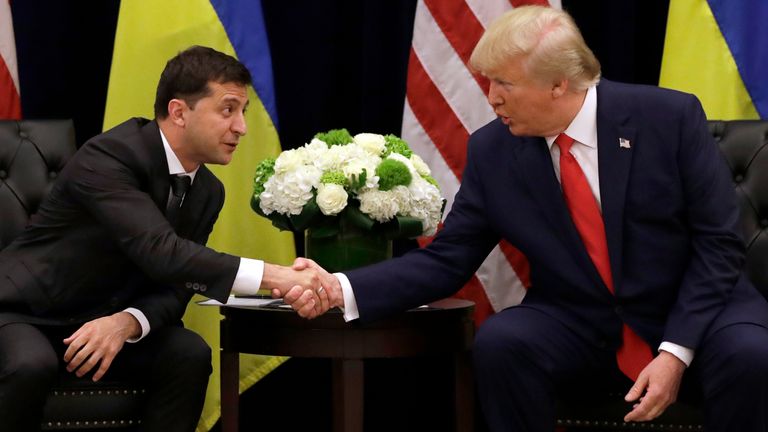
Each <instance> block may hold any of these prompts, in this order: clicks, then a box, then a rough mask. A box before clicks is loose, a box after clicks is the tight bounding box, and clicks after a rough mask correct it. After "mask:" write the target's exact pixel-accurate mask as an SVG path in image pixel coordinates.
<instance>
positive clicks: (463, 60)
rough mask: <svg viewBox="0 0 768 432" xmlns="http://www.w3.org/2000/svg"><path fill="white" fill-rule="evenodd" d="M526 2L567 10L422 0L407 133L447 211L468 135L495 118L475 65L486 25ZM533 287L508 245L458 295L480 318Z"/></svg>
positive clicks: (540, 0) (489, 0)
mask: <svg viewBox="0 0 768 432" xmlns="http://www.w3.org/2000/svg"><path fill="white" fill-rule="evenodd" d="M523 4H543V5H550V6H552V7H557V8H559V7H560V0H550V1H547V0H527V1H525V0H511V1H510V0H419V3H418V5H417V7H416V18H415V22H414V30H413V42H412V46H411V52H410V59H409V64H408V90H407V95H406V100H405V109H404V112H403V130H402V137H403V139H405V140H406V141H407V142H408V143H409V144H410V145H411V148H413V150H414V151H415V152H416V153H417V154H418V155H419V156H421V157H422V159H424V161H425V162H426V163H427V164H429V166H430V167H431V168H432V173H433V176H434V177H435V179H436V180H437V182H438V183H439V184H440V188H441V190H442V192H443V195H444V196H445V197H446V198H447V199H448V203H447V205H446V214H447V213H448V211H450V208H451V206H452V205H453V197H454V195H455V194H456V192H457V191H458V189H459V182H460V181H461V174H462V172H463V170H464V165H465V163H466V153H467V140H468V138H469V135H470V134H471V133H472V132H474V131H476V130H477V129H479V128H480V127H481V126H483V125H485V124H486V123H488V122H489V121H491V120H493V119H494V118H495V114H494V112H493V110H492V109H491V107H490V105H489V104H488V102H487V99H486V96H485V95H486V94H487V91H488V82H487V80H486V79H485V78H483V77H481V76H478V75H473V74H472V73H471V72H470V70H469V66H468V62H469V57H470V55H471V54H472V50H473V48H474V47H475V45H476V44H477V41H478V40H480V37H481V36H482V34H483V32H484V31H485V28H486V27H487V26H488V25H489V24H490V23H491V22H492V21H493V20H494V19H495V18H496V17H498V16H499V15H501V14H503V13H504V12H505V11H507V10H509V9H511V8H512V7H516V6H520V5H523ZM529 284H530V281H529V271H528V262H527V260H526V259H525V257H524V256H523V255H522V254H521V253H520V252H519V251H518V250H517V249H515V248H514V247H513V246H512V245H510V244H508V243H506V242H501V243H500V244H499V245H498V246H496V247H495V248H494V249H493V251H491V253H490V255H489V256H488V258H487V259H486V260H485V262H484V263H483V264H482V265H481V266H480V268H479V269H478V271H477V273H475V276H474V277H473V278H472V280H470V282H469V283H468V284H467V285H466V286H465V287H464V288H463V289H462V290H461V291H460V292H459V293H458V294H457V297H463V298H468V299H470V300H473V301H474V302H475V303H476V309H475V322H476V323H477V324H479V323H480V322H482V320H484V319H485V318H487V317H488V315H490V314H491V313H493V312H497V311H500V310H502V309H504V308H506V307H509V306H512V305H515V304H518V303H520V302H521V301H522V299H523V297H524V296H525V290H526V287H527V286H528V285H529Z"/></svg>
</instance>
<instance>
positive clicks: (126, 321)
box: [64, 312, 141, 381]
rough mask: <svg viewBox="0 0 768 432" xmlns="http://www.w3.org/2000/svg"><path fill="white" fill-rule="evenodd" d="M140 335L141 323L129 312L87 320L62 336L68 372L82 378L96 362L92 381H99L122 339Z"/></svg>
mask: <svg viewBox="0 0 768 432" xmlns="http://www.w3.org/2000/svg"><path fill="white" fill-rule="evenodd" d="M139 335H141V325H140V324H139V322H138V321H137V320H136V318H134V317H133V315H131V314H129V313H128V312H118V313H116V314H113V315H110V316H105V317H102V318H97V319H95V320H93V321H88V322H87V323H85V324H83V325H82V327H80V328H79V329H77V331H76V332H74V333H73V334H72V336H70V337H68V338H66V339H64V343H65V344H66V345H69V346H68V347H67V351H66V352H65V353H64V361H65V362H66V363H67V371H68V372H75V375H77V376H78V377H82V376H83V375H85V374H87V373H88V372H90V371H91V370H92V369H93V368H94V367H95V366H96V365H97V364H98V365H99V368H98V369H97V370H96V372H95V373H94V374H93V380H94V381H98V380H99V379H101V377H102V376H104V374H105V373H106V372H107V370H108V369H109V366H110V365H112V361H113V360H114V359H115V356H116V355H117V353H118V352H120V350H121V349H122V348H123V344H124V343H125V341H126V340H128V339H130V338H132V337H138V336H139Z"/></svg>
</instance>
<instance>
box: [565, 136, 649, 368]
mask: <svg viewBox="0 0 768 432" xmlns="http://www.w3.org/2000/svg"><path fill="white" fill-rule="evenodd" d="M573 141H574V140H573V138H571V137H569V136H568V135H566V134H560V135H558V137H557V139H555V144H557V146H558V147H560V184H561V185H562V188H563V195H564V196H565V203H566V205H567V206H568V211H569V212H570V213H571V218H572V219H573V223H574V224H575V225H576V229H577V230H578V231H579V236H580V237H581V241H583V242H584V246H586V248H587V253H588V254H589V257H590V258H591V259H592V262H593V263H594V264H595V267H596V268H597V272H598V273H599V274H600V277H601V278H602V279H603V282H605V285H606V286H608V289H609V290H610V291H611V293H612V294H613V292H614V288H613V278H612V277H611V263H610V260H609V258H608V242H607V241H606V239H605V226H604V225H603V217H602V215H601V214H600V209H599V208H598V206H597V200H596V199H595V197H594V195H592V190H591V189H590V188H589V183H588V182H587V178H586V177H585V176H584V172H583V171H582V170H581V167H579V163H578V162H577V161H576V159H575V158H574V157H573V155H572V154H571V153H570V150H571V146H572V145H573ZM616 360H617V362H618V364H619V369H621V371H622V372H624V375H626V376H628V377H629V378H631V379H632V380H633V381H636V380H637V376H638V375H639V374H640V372H641V371H642V370H643V368H645V366H647V365H648V363H650V362H651V360H653V354H652V353H651V349H650V347H649V346H648V344H646V343H645V341H643V340H642V339H641V338H640V336H638V335H637V333H635V332H634V331H633V330H632V329H631V328H629V326H627V325H626V324H624V325H623V327H622V344H621V346H620V347H619V349H618V351H616Z"/></svg>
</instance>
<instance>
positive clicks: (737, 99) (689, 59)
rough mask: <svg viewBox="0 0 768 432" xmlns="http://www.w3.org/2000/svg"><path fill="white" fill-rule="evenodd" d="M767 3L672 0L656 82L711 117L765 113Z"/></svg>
mask: <svg viewBox="0 0 768 432" xmlns="http://www.w3.org/2000/svg"><path fill="white" fill-rule="evenodd" d="M766 22H768V2H767V1H765V0H671V1H670V3H669V16H668V19H667V36H666V42H665V44H664V56H663V58H662V63H661V77H660V79H659V85H660V86H662V87H668V88H673V89H677V90H682V91H685V92H689V93H693V94H695V95H696V96H698V98H699V99H700V100H701V102H702V104H703V105H704V110H705V111H706V113H707V117H708V118H710V119H713V120H715V119H716V120H733V119H758V118H763V119H766V118H768V80H766V79H765V78H766V76H768V75H766V74H768V26H766V24H765V23H766Z"/></svg>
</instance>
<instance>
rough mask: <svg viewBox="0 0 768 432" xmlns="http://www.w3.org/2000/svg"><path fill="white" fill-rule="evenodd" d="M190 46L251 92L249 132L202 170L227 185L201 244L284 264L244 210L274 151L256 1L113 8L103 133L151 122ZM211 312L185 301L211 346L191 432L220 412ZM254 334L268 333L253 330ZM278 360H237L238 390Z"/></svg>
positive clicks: (275, 237)
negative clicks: (215, 59) (172, 65)
mask: <svg viewBox="0 0 768 432" xmlns="http://www.w3.org/2000/svg"><path fill="white" fill-rule="evenodd" d="M191 45H205V46H209V47H211V48H214V49H216V50H218V51H221V52H224V53H227V54H230V55H233V56H235V57H237V58H238V59H239V60H240V61H241V62H243V63H244V64H245V65H246V66H247V67H248V69H249V70H250V71H251V74H252V75H253V80H254V89H255V93H254V91H253V89H249V90H248V96H249V99H250V101H251V104H250V107H249V109H248V112H247V114H246V122H247V124H248V133H247V134H246V135H245V136H244V137H243V138H242V139H241V140H240V145H239V146H238V147H237V152H236V153H235V156H234V158H233V159H232V163H230V164H229V165H228V166H215V165H212V166H209V168H211V170H212V171H213V172H214V173H215V174H216V176H217V177H218V178H219V179H221V181H222V182H223V183H224V187H225V188H226V202H225V204H224V208H223V210H222V212H221V214H220V215H219V219H218V221H217V223H216V226H215V227H214V230H213V233H212V235H211V238H210V240H209V242H208V245H209V246H211V247H213V248H214V249H217V250H220V251H223V252H228V253H231V254H234V255H239V256H245V257H251V258H259V259H264V260H266V261H269V262H274V263H280V264H290V263H291V262H292V261H293V258H294V257H295V250H294V246H293V236H292V234H290V233H285V232H282V233H281V232H279V231H277V230H276V229H275V228H273V227H272V226H271V224H270V222H269V221H268V220H267V219H265V218H261V217H258V216H257V215H256V214H255V213H254V212H253V211H252V210H251V208H250V206H249V203H250V195H251V191H252V186H253V174H254V170H255V168H256V165H257V164H258V162H259V161H260V160H262V159H263V158H266V157H269V156H275V155H277V154H278V152H279V151H280V143H279V139H278V136H277V130H276V124H277V115H276V114H277V113H276V110H275V97H274V89H273V85H272V64H271V60H270V54H269V45H268V44H267V37H266V30H265V27H264V20H263V17H262V10H261V2H260V1H258V0H163V1H156V0H130V1H124V2H121V4H120V15H119V18H118V24H117V33H116V36H115V48H114V53H113V57H112V71H111V74H110V79H109V91H108V94H107V106H106V113H105V116H104V129H108V128H110V127H112V126H115V125H116V124H118V123H120V122H122V121H124V120H126V119H128V118H129V117H134V116H141V117H147V118H152V116H153V103H154V98H155V89H156V87H157V82H158V80H159V78H160V73H161V72H162V70H163V68H164V67H165V64H166V62H167V61H168V60H169V59H170V58H171V57H173V56H174V55H176V54H177V53H178V52H179V51H181V50H184V49H185V48H188V47H189V46H191ZM220 319H221V315H220V314H219V312H218V309H217V308H204V307H200V306H197V305H194V304H191V305H190V306H189V307H188V309H187V314H186V316H185V317H184V322H185V324H186V325H187V327H189V328H191V329H193V330H195V331H196V332H198V333H199V334H201V335H202V336H203V337H204V338H205V339H206V341H208V344H209V345H210V346H211V348H212V349H213V353H214V361H213V363H214V364H213V366H214V373H213V374H212V375H211V379H210V382H209V385H208V395H207V398H206V404H205V409H204V411H203V416H202V418H201V421H200V425H199V426H198V431H207V430H208V429H209V428H210V427H211V426H212V425H213V424H214V423H215V422H216V420H217V418H218V417H219V415H220V396H219V370H218V368H219V357H218V355H217V353H218V351H219V350H218V348H219V320H220ZM254 331H269V330H268V329H254ZM282 361H284V359H283V358H278V357H261V356H242V357H241V362H240V367H241V382H240V389H241V391H242V390H244V389H245V388H247V387H248V386H250V385H252V384H253V383H254V382H256V381H257V380H259V379H260V378H261V377H262V376H264V375H265V374H266V373H268V372H269V371H271V370H272V369H274V368H275V367H277V366H278V365H279V364H280V363H281V362H282Z"/></svg>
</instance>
